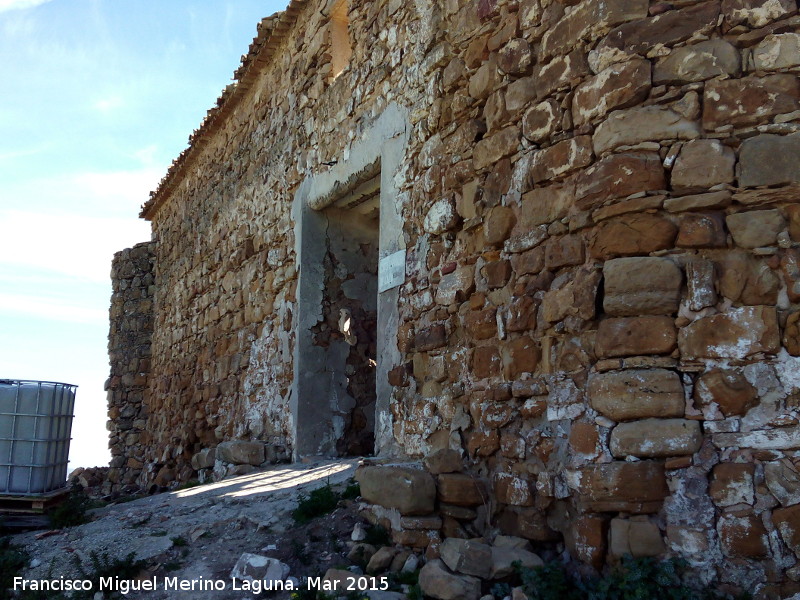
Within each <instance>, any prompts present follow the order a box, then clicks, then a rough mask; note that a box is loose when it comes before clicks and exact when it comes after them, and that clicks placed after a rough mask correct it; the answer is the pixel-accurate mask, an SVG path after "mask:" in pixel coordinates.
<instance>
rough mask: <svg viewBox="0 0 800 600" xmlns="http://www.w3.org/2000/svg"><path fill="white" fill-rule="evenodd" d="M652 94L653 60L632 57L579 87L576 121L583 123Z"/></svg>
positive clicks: (574, 104) (574, 110)
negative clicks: (651, 70) (651, 71)
mask: <svg viewBox="0 0 800 600" xmlns="http://www.w3.org/2000/svg"><path fill="white" fill-rule="evenodd" d="M649 93H650V61H647V60H631V61H628V62H624V63H617V64H614V65H611V66H610V67H608V68H606V69H603V70H602V71H601V72H600V73H598V74H597V75H596V76H595V77H591V78H590V79H588V80H586V81H585V82H583V83H582V84H580V85H579V86H578V87H577V88H576V90H575V96H574V97H573V100H572V120H573V122H574V123H575V125H576V126H580V125H583V124H585V123H588V122H590V121H593V120H594V119H596V118H598V117H603V116H605V115H606V114H608V113H609V112H611V111H612V110H615V109H618V108H627V107H628V106H633V105H634V104H638V103H639V102H641V101H642V100H644V99H645V98H647V95H648V94H649Z"/></svg>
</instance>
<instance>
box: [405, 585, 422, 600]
mask: <svg viewBox="0 0 800 600" xmlns="http://www.w3.org/2000/svg"><path fill="white" fill-rule="evenodd" d="M406 598H408V600H422V588H421V587H420V586H419V584H418V583H417V584H414V585H412V586H411V587H410V588H408V591H407V592H406Z"/></svg>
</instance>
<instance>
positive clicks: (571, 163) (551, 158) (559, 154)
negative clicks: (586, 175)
mask: <svg viewBox="0 0 800 600" xmlns="http://www.w3.org/2000/svg"><path fill="white" fill-rule="evenodd" d="M592 158H593V154H592V138H591V137H590V136H588V135H580V136H578V137H575V138H572V139H569V140H564V141H563V142H558V143H557V144H553V145H552V146H550V147H548V148H544V149H543V150H539V151H538V152H536V153H534V155H533V160H532V161H531V170H530V178H531V180H532V181H533V182H534V183H541V182H543V181H548V180H550V179H555V178H557V177H561V176H562V175H566V174H567V173H570V172H572V171H574V170H576V169H580V168H583V167H586V166H589V165H590V164H592Z"/></svg>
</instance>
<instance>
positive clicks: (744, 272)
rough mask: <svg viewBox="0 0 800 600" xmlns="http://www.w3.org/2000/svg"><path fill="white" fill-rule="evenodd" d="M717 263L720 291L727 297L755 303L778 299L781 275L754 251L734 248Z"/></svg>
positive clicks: (766, 302) (737, 301)
mask: <svg viewBox="0 0 800 600" xmlns="http://www.w3.org/2000/svg"><path fill="white" fill-rule="evenodd" d="M745 227H746V225H745ZM755 233H756V235H761V234H762V232H755ZM717 265H718V267H717V268H718V271H719V292H720V294H722V295H723V296H724V297H725V298H729V299H730V300H732V301H733V302H736V303H741V304H747V305H751V306H752V305H756V304H775V303H777V301H778V290H779V289H780V279H779V278H778V276H777V275H776V274H775V272H774V271H773V270H772V269H771V268H770V267H769V265H768V264H767V262H766V261H765V260H763V259H757V258H755V257H754V256H753V255H752V254H751V253H750V252H745V251H743V250H732V251H729V252H726V253H725V254H724V255H723V256H722V257H721V258H720V261H719V262H718V263H717Z"/></svg>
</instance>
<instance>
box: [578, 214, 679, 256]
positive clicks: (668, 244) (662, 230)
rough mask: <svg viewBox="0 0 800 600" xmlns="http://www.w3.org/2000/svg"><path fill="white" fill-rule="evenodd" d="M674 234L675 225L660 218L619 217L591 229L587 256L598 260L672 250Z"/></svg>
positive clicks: (675, 234)
mask: <svg viewBox="0 0 800 600" xmlns="http://www.w3.org/2000/svg"><path fill="white" fill-rule="evenodd" d="M677 235H678V228H677V226H676V225H675V224H674V223H673V222H672V221H670V220H669V219H667V218H665V217H662V216H660V215H652V214H634V215H623V216H621V217H617V218H615V219H609V220H607V221H603V222H602V223H601V224H600V225H598V226H597V227H596V228H595V229H594V231H593V232H592V233H591V235H590V237H589V254H590V255H591V256H592V257H593V258H598V259H600V260H608V259H609V258H615V257H617V256H634V255H641V254H649V253H650V252H656V251H657V250H666V249H668V248H672V247H673V245H674V243H675V238H676V237H677Z"/></svg>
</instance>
